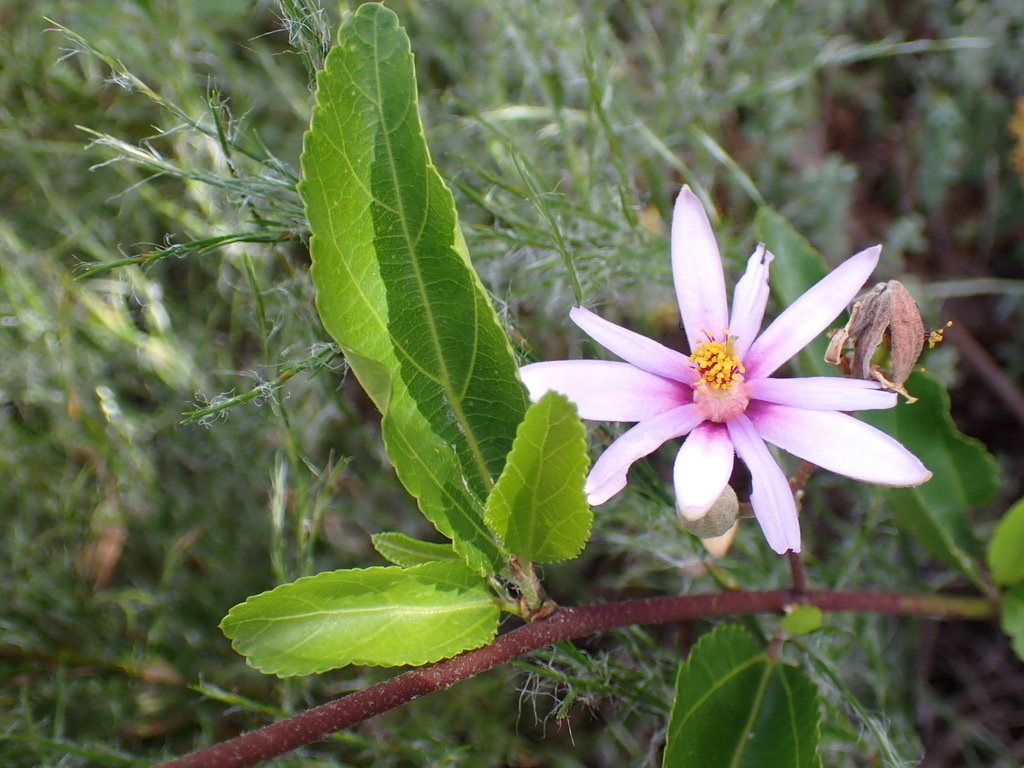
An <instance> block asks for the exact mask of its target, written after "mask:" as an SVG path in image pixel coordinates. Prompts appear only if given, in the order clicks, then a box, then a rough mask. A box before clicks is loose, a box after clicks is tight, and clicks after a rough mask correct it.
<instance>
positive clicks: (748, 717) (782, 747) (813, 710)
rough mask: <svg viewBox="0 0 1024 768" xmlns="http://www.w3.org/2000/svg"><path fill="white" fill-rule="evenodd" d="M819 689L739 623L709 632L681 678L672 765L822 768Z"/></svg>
mask: <svg viewBox="0 0 1024 768" xmlns="http://www.w3.org/2000/svg"><path fill="white" fill-rule="evenodd" d="M820 720H821V705H820V702H819V699H818V692H817V690H816V689H815V687H814V683H812V682H811V681H810V680H809V679H808V678H807V676H806V675H804V674H803V673H802V672H801V671H800V670H798V669H796V668H795V667H791V666H788V665H786V664H781V663H779V662H778V661H776V660H774V659H771V658H769V657H768V656H767V655H766V654H765V652H764V651H763V650H762V649H761V648H759V647H758V645H757V643H755V642H754V640H753V638H751V637H750V635H749V634H747V632H746V631H744V630H742V629H740V628H739V627H737V626H735V625H728V626H724V627H719V628H718V629H716V630H715V631H714V632H712V633H711V634H709V635H706V636H704V637H703V638H701V640H700V641H699V642H698V643H697V645H696V646H695V647H694V649H693V650H692V651H691V652H690V655H689V657H688V658H687V660H686V663H685V664H683V665H682V667H680V669H679V675H678V677H677V678H676V699H675V703H674V704H673V705H672V715H671V717H670V719H669V725H668V738H667V742H666V744H665V756H664V759H663V761H662V765H663V766H664V767H665V768H690V767H691V766H693V767H694V768H698V767H700V766H712V765H713V766H730V768H820V766H821V758H820V757H819V756H818V741H819V737H820V730H819V729H820Z"/></svg>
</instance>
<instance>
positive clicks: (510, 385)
mask: <svg viewBox="0 0 1024 768" xmlns="http://www.w3.org/2000/svg"><path fill="white" fill-rule="evenodd" d="M302 170H303V176H304V180H303V182H302V184H301V185H300V192H301V194H302V198H303V201H304V203H305V206H306V214H307V216H308V218H309V225H310V230H311V231H312V239H311V243H310V251H311V255H312V260H313V266H312V276H313V283H314V285H315V287H316V291H317V308H318V310H319V312H320V317H321V319H322V320H323V323H324V327H325V328H326V329H327V330H328V332H329V333H330V334H331V335H332V336H333V337H334V339H335V340H336V341H337V342H338V345H339V346H340V347H341V349H342V350H343V351H344V353H345V356H346V359H347V360H348V363H349V365H350V366H351V367H352V371H353V372H354V373H355V375H356V376H357V377H358V379H359V381H360V383H361V384H362V385H363V387H364V388H365V389H366V392H367V393H368V394H369V396H370V397H371V398H372V399H373V401H374V403H376V405H377V407H378V408H379V409H380V410H381V413H382V414H383V422H382V424H383V434H384V444H385V449H386V450H387V452H388V457H389V458H390V460H391V462H392V464H394V466H395V470H396V472H397V474H398V477H399V479H400V480H401V481H402V483H403V484H404V485H405V487H406V488H407V489H408V490H409V492H410V493H411V494H412V495H413V496H415V497H416V499H417V501H418V503H419V506H420V510H421V511H422V512H423V514H424V515H426V517H427V518H428V519H429V520H430V521H431V522H432V523H433V524H434V525H435V526H436V527H437V529H438V530H439V531H440V532H441V533H443V534H444V535H445V536H447V537H448V538H450V539H452V540H453V542H454V546H455V549H456V551H457V552H458V553H459V554H460V555H461V556H462V557H464V558H465V559H466V561H467V562H468V563H469V564H470V565H471V566H472V567H473V568H474V569H476V570H478V571H480V572H482V573H493V572H495V571H496V570H497V569H498V568H500V567H501V565H502V562H503V557H502V553H501V551H500V548H499V546H498V545H497V543H496V542H495V541H494V540H493V537H492V536H491V534H490V532H489V531H488V530H487V528H486V526H485V525H484V523H483V505H484V501H485V499H486V497H487V494H488V493H489V491H490V489H491V487H492V485H493V482H494V480H495V479H496V478H497V477H498V475H500V474H501V470H502V467H503V466H504V464H505V457H506V456H507V455H508V452H509V450H510V449H511V447H512V440H513V437H514V435H515V428H516V426H517V425H518V424H519V422H520V421H521V420H522V417H523V414H524V413H525V411H526V405H527V398H526V391H525V389H524V388H523V386H522V384H521V383H520V382H519V380H518V377H517V366H516V361H515V357H514V355H513V354H512V350H511V347H510V346H509V342H508V339H507V337H506V336H505V334H504V331H503V330H502V329H501V326H500V324H499V323H498V319H497V316H496V314H495V312H494V308H493V307H492V306H491V303H490V301H489V299H488V297H487V294H486V292H485V291H484V288H483V285H482V284H481V282H480V279H479V277H478V276H477V275H476V273H475V272H474V271H473V269H472V266H471V265H470V261H469V254H468V253H467V251H466V245H465V242H464V240H463V238H462V232H461V230H460V229H459V226H458V220H457V217H456V213H455V204H454V201H453V198H452V195H451V192H450V191H449V190H448V188H447V187H446V186H445V185H444V182H443V181H442V180H441V177H440V176H439V175H438V173H437V170H436V169H435V168H434V166H433V165H432V164H431V161H430V156H429V154H428V152H427V146H426V142H425V140H424V137H423V128H422V125H421V124H420V119H419V112H418V110H417V105H416V81H415V77H414V73H413V57H412V54H411V53H410V50H409V38H408V37H407V36H406V34H405V32H404V30H402V29H401V28H400V27H399V26H398V19H397V17H396V16H395V14H394V13H392V12H391V11H390V10H388V9H387V8H384V7H383V6H382V5H379V4H377V3H366V4H363V5H361V6H360V7H359V9H358V10H357V11H356V12H355V13H354V14H353V15H352V16H351V17H349V19H348V21H347V22H346V23H345V24H344V25H343V26H342V28H341V30H340V32H339V34H338V44H337V45H336V46H335V48H334V49H332V50H331V52H330V54H329V55H328V57H327V60H326V62H325V68H324V70H323V71H322V72H320V73H319V75H318V77H317V101H316V106H315V108H314V113H313V122H312V127H311V129H310V131H309V132H308V133H307V134H306V138H305V143H304V147H303V153H302Z"/></svg>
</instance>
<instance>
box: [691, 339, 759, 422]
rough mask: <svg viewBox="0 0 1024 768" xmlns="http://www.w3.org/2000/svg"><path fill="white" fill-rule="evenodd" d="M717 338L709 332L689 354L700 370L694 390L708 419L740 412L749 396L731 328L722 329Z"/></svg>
mask: <svg viewBox="0 0 1024 768" xmlns="http://www.w3.org/2000/svg"><path fill="white" fill-rule="evenodd" d="M719 337H720V338H724V339H725V341H715V339H713V338H712V337H711V336H708V339H707V341H702V342H701V343H700V344H698V345H697V348H696V349H694V350H693V354H691V355H690V361H691V362H692V363H693V364H694V366H695V367H696V369H697V373H699V374H700V381H699V382H698V383H697V385H696V387H694V389H695V390H696V391H695V392H694V393H693V402H694V403H696V404H697V407H698V408H699V409H700V412H701V415H703V416H704V418H705V419H707V420H708V421H716V422H724V421H728V420H729V419H731V418H733V417H735V416H738V415H739V414H741V413H743V412H744V411H745V410H746V409H747V404H748V403H749V402H750V398H749V397H747V386H746V384H745V383H744V381H743V363H742V362H740V359H739V357H738V356H737V355H736V348H735V346H733V341H734V339H733V338H732V337H730V336H729V332H728V331H722V333H721V334H719Z"/></svg>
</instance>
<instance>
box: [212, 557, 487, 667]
mask: <svg viewBox="0 0 1024 768" xmlns="http://www.w3.org/2000/svg"><path fill="white" fill-rule="evenodd" d="M220 626H221V630H222V631H223V632H224V634H225V635H227V636H228V637H229V638H231V640H232V642H231V646H232V647H233V648H234V649H235V650H236V651H237V652H238V653H240V654H242V655H243V656H245V657H246V660H247V661H248V662H249V664H250V665H252V666H253V667H256V669H259V670H260V671H262V672H267V673H272V674H276V675H279V676H281V677H287V676H289V675H312V674H316V673H318V672H326V671H327V670H329V669H336V668H337V667H343V666H345V665H346V664H369V665H375V666H382V667H391V666H396V665H399V664H413V665H418V664H426V663H428V662H431V661H437V660H438V659H444V658H448V657H450V656H454V655H455V654H457V653H459V652H461V651H464V650H466V649H469V648H477V647H479V646H481V645H483V644H485V643H487V642H488V641H490V640H491V639H492V638H493V637H494V633H495V632H496V630H497V627H498V606H497V603H496V602H495V600H494V598H493V596H492V595H491V593H490V592H489V591H488V589H487V586H486V584H485V582H484V581H483V580H482V579H481V578H480V576H479V575H478V574H477V573H475V572H473V571H472V570H470V569H469V568H468V567H467V566H466V565H465V564H464V563H462V562H448V563H425V564H423V565H417V566H414V567H412V568H397V567H391V566H389V567H383V568H365V569H352V570H345V571H331V572H328V573H320V574H317V575H316V576H307V577H306V578H303V579H299V580H298V581H295V582H292V583H291V584H282V585H281V586H280V587H277V588H276V589H272V590H270V591H269V592H264V593H262V594H260V595H254V596H253V597H250V598H249V599H248V600H246V601H245V602H244V603H242V604H240V605H236V606H235V607H234V608H232V609H231V610H230V611H229V612H228V615H227V616H226V617H224V620H223V621H222V622H221V625H220Z"/></svg>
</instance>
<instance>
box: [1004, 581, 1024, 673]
mask: <svg viewBox="0 0 1024 768" xmlns="http://www.w3.org/2000/svg"><path fill="white" fill-rule="evenodd" d="M1000 611H1001V613H1002V624H1003V632H1005V633H1006V634H1007V635H1009V637H1010V645H1011V646H1012V647H1013V652H1014V653H1016V654H1017V658H1018V659H1020V660H1021V661H1024V584H1018V585H1017V586H1015V587H1013V588H1012V589H1008V590H1006V591H1005V592H1003V594H1002V600H1001V601H1000Z"/></svg>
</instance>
